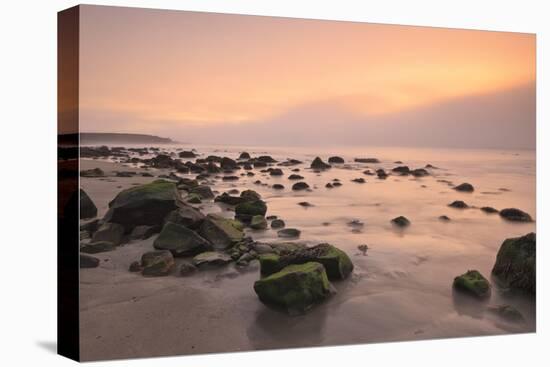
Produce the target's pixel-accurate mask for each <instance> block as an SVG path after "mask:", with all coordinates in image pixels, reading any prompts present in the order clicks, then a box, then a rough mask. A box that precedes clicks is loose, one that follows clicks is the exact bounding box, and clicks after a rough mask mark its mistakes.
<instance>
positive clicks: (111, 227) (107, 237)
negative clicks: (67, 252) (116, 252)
mask: <svg viewBox="0 0 550 367" xmlns="http://www.w3.org/2000/svg"><path fill="white" fill-rule="evenodd" d="M123 237H124V227H123V226H122V225H120V224H118V223H103V224H102V225H101V226H100V227H99V228H98V229H97V231H95V233H94V235H93V236H92V242H99V241H108V242H111V243H113V244H114V245H115V246H117V245H120V243H121V242H122V238H123Z"/></svg>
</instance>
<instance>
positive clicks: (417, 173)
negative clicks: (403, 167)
mask: <svg viewBox="0 0 550 367" xmlns="http://www.w3.org/2000/svg"><path fill="white" fill-rule="evenodd" d="M411 175H413V176H414V177H424V176H429V175H430V173H429V172H428V171H426V170H425V169H424V168H416V169H413V170H412V171H411Z"/></svg>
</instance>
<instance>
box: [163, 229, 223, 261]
mask: <svg viewBox="0 0 550 367" xmlns="http://www.w3.org/2000/svg"><path fill="white" fill-rule="evenodd" d="M153 247H154V248H156V249H157V250H170V251H171V252H172V254H173V255H174V256H192V255H196V254H199V253H201V252H204V251H208V250H210V249H211V248H212V244H211V243H210V242H208V240H206V239H205V238H203V237H201V236H200V235H198V234H197V233H195V232H193V231H192V230H190V229H189V228H186V227H184V226H182V225H179V224H175V223H172V222H168V223H166V224H165V225H164V227H163V228H162V231H161V232H160V234H159V236H158V237H157V238H156V239H155V242H153Z"/></svg>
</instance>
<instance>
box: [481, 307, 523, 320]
mask: <svg viewBox="0 0 550 367" xmlns="http://www.w3.org/2000/svg"><path fill="white" fill-rule="evenodd" d="M487 311H489V312H491V313H493V314H495V315H498V316H500V317H502V318H503V319H505V320H507V321H514V322H516V321H523V320H524V318H523V315H522V314H521V313H520V312H519V311H518V310H517V309H515V308H514V307H512V306H510V305H495V306H488V307H487Z"/></svg>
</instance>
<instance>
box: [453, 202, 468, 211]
mask: <svg viewBox="0 0 550 367" xmlns="http://www.w3.org/2000/svg"><path fill="white" fill-rule="evenodd" d="M448 206H450V207H451V208H457V209H466V208H468V204H466V203H465V202H463V201H462V200H455V201H453V202H452V203H450V204H449V205H448Z"/></svg>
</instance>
